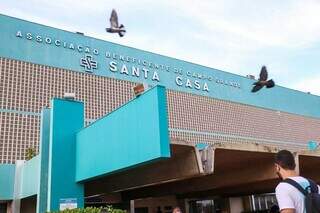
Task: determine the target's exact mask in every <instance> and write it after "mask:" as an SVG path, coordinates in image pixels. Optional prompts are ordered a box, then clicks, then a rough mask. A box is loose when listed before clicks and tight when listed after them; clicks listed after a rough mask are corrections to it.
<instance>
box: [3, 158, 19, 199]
mask: <svg viewBox="0 0 320 213" xmlns="http://www.w3.org/2000/svg"><path fill="white" fill-rule="evenodd" d="M15 169H16V166H15V165H14V164H0V200H12V199H13V188H14V176H15Z"/></svg>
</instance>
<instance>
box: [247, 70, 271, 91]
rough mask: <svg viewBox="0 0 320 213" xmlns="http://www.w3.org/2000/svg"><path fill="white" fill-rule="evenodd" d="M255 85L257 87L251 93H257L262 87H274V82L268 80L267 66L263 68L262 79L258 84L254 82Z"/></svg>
mask: <svg viewBox="0 0 320 213" xmlns="http://www.w3.org/2000/svg"><path fill="white" fill-rule="evenodd" d="M253 85H255V86H254V87H253V88H252V90H251V92H257V91H259V90H260V89H262V87H264V86H266V87H267V88H272V87H274V85H275V84H274V81H273V80H272V79H270V80H268V71H267V68H266V66H263V67H262V68H261V71H260V78H259V80H258V81H257V82H254V83H253Z"/></svg>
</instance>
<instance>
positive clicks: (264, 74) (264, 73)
mask: <svg viewBox="0 0 320 213" xmlns="http://www.w3.org/2000/svg"><path fill="white" fill-rule="evenodd" d="M267 79H268V71H267V68H266V67H265V66H263V67H262V68H261V71H260V78H259V81H266V80H267Z"/></svg>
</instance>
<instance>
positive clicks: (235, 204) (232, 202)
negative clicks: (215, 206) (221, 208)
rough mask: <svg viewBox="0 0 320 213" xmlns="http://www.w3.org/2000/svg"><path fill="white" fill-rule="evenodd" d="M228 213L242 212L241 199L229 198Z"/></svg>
mask: <svg viewBox="0 0 320 213" xmlns="http://www.w3.org/2000/svg"><path fill="white" fill-rule="evenodd" d="M229 206H230V213H237V212H242V211H243V210H244V209H243V201H242V198H241V197H231V198H229Z"/></svg>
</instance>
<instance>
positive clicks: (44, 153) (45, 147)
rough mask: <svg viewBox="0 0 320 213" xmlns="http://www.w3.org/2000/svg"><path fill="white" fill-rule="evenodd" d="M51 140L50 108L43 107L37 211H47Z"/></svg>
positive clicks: (39, 212) (42, 212) (38, 212)
mask: <svg viewBox="0 0 320 213" xmlns="http://www.w3.org/2000/svg"><path fill="white" fill-rule="evenodd" d="M49 141H50V109H42V111H41V123H40V148H39V155H40V183H39V188H38V195H37V213H44V212H46V211H47V199H48V170H49Z"/></svg>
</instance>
